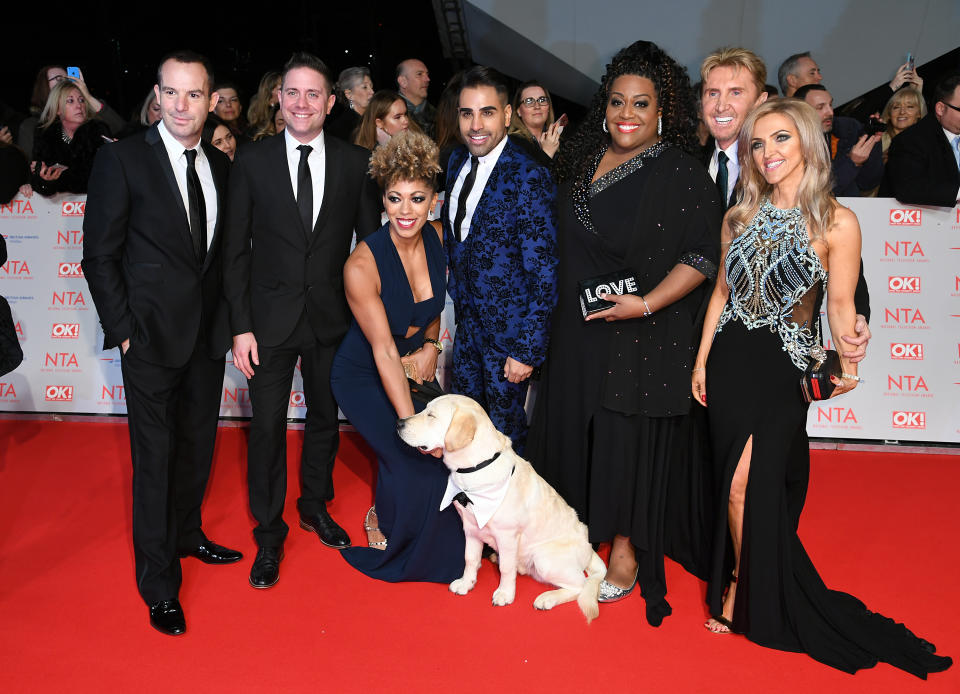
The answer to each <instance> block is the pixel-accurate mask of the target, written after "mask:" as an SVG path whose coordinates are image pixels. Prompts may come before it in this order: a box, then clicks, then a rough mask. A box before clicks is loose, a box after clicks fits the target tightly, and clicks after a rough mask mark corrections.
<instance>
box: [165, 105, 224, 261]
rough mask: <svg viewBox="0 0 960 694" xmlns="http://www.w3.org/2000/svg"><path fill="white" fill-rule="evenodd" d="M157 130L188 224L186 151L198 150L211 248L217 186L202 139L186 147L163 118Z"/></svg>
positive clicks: (198, 171) (199, 171) (197, 168)
mask: <svg viewBox="0 0 960 694" xmlns="http://www.w3.org/2000/svg"><path fill="white" fill-rule="evenodd" d="M157 131H158V132H159V133H160V139H161V140H162V141H163V146H164V148H166V150H167V157H169V159H170V166H172V167H173V177H174V178H175V179H177V188H179V189H180V197H181V198H182V199H183V209H184V210H185V211H186V213H187V225H188V226H189V224H190V203H189V202H188V200H187V156H186V154H185V151H186V150H188V149H195V150H197V161H196V163H195V164H194V167H195V168H196V170H197V178H199V179H200V188H202V189H203V205H204V207H205V208H206V210H207V250H210V244H211V243H213V230H214V229H215V228H216V226H217V186H216V185H214V183H213V172H212V171H211V170H210V162H209V160H208V159H207V155H206V154H204V152H203V147H201V146H200V140H199V138H198V139H197V144H195V145H194V146H193V147H184V146H183V145H182V144H180V143H179V142H177V140H176V139H174V137H173V135H171V134H170V131H169V130H167V128H166V127H165V126H164V124H163V121H162V120H161V121H160V122H159V123H158V124H157Z"/></svg>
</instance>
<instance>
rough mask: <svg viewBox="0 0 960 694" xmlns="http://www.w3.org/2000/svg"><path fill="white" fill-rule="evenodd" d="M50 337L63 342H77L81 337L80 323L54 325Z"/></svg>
mask: <svg viewBox="0 0 960 694" xmlns="http://www.w3.org/2000/svg"><path fill="white" fill-rule="evenodd" d="M50 337H55V338H58V339H61V340H76V339H77V338H79V337H80V324H79V323H54V324H53V327H52V328H50Z"/></svg>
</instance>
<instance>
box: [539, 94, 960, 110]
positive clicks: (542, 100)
mask: <svg viewBox="0 0 960 694" xmlns="http://www.w3.org/2000/svg"><path fill="white" fill-rule="evenodd" d="M520 103H521V104H523V105H524V106H526V107H527V108H530V107H531V106H533V105H534V104H537V105H539V106H546V105H547V104H549V103H550V99H548V98H547V97H545V96H538V97H537V98H536V99H534V98H533V97H532V96H528V97H527V98H526V99H521V100H520ZM957 110H960V109H957Z"/></svg>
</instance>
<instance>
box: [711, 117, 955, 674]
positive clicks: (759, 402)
mask: <svg viewBox="0 0 960 694" xmlns="http://www.w3.org/2000/svg"><path fill="white" fill-rule="evenodd" d="M739 151H740V180H741V183H742V185H743V198H742V201H741V202H740V203H739V204H738V205H737V206H735V207H733V208H731V209H730V211H729V212H728V213H727V215H726V217H725V219H724V224H723V231H722V238H723V245H722V251H723V252H722V256H721V258H722V267H723V271H722V272H721V273H720V276H719V277H718V279H717V283H716V287H715V289H714V292H713V294H712V296H711V299H710V303H709V305H708V308H707V314H706V318H705V320H704V329H703V338H702V340H701V344H700V349H699V352H698V354H697V359H696V365H695V367H694V369H693V375H692V385H693V388H692V389H693V395H694V397H695V399H696V400H698V401H699V402H700V403H701V404H703V405H707V404H708V403H709V408H708V411H707V412H708V415H709V420H710V437H711V442H712V447H713V453H714V465H715V468H716V469H715V475H714V478H715V479H716V480H719V481H720V483H721V487H720V489H719V490H718V501H719V503H718V504H717V509H719V511H718V513H717V516H718V517H717V518H716V531H715V533H714V553H713V564H712V569H711V575H710V581H709V587H708V591H707V600H708V603H709V606H710V610H711V613H712V614H713V615H714V617H712V618H711V619H709V620H708V621H707V623H706V624H705V626H706V627H707V628H708V629H709V630H711V631H713V632H714V633H730V632H736V633H742V634H746V636H747V638H749V639H750V640H752V641H755V642H757V643H759V644H761V645H764V646H768V647H771V648H779V649H782V650H788V651H802V652H806V653H808V654H810V655H811V656H812V657H813V658H816V659H817V660H819V661H821V662H823V663H826V664H828V665H831V666H833V667H835V668H838V669H840V670H844V671H846V672H855V671H856V670H858V669H860V668H865V667H871V666H873V665H875V664H876V663H877V662H878V661H879V660H882V661H885V662H888V663H891V664H892V665H895V666H897V667H899V668H902V669H904V670H906V671H908V672H911V673H913V674H915V675H917V676H918V677H924V678H925V677H926V675H927V673H928V672H936V671H940V670H944V669H946V668H947V667H949V666H950V664H951V663H952V661H951V660H950V658H946V657H942V656H937V655H934V651H935V650H936V649H935V648H934V647H933V645H932V644H930V643H928V642H926V641H923V640H922V639H919V638H917V637H916V636H914V635H913V634H912V633H911V632H910V631H909V630H908V629H907V628H906V627H905V626H903V625H902V624H897V623H895V622H894V621H893V620H891V619H888V618H886V617H883V616H882V615H879V614H876V613H873V612H870V611H869V610H867V609H866V607H865V606H864V605H863V603H861V602H860V601H859V600H857V599H856V598H854V597H853V596H851V595H847V594H846V593H840V592H837V591H832V590H829V589H827V587H826V586H825V585H824V584H823V581H822V580H821V579H820V576H819V575H818V574H817V571H816V569H815V568H814V566H813V564H812V563H811V561H810V558H809V557H808V556H807V553H806V551H805V550H804V548H803V545H802V544H801V542H800V538H799V537H798V536H797V526H798V523H799V520H800V511H801V510H802V508H803V502H804V497H805V496H806V491H807V481H808V478H809V469H810V468H809V466H810V456H809V448H808V446H807V445H806V439H805V437H804V436H803V431H804V427H805V426H806V420H807V404H806V403H805V402H804V400H803V397H802V395H801V389H800V378H801V375H802V374H803V371H804V369H805V368H806V367H807V365H808V363H809V361H810V360H811V359H813V358H815V357H816V356H817V355H818V354H820V353H821V352H822V347H821V346H820V324H819V320H818V316H819V310H820V304H821V300H822V298H823V293H824V290H827V297H828V298H827V316H828V318H829V320H830V331H831V333H832V334H834V335H853V334H854V332H853V330H854V321H855V318H856V316H855V314H856V310H855V308H854V301H853V296H854V290H855V287H856V284H857V277H858V273H859V261H860V227H859V224H858V222H857V218H856V215H854V214H853V212H851V211H850V210H849V209H847V208H845V207H842V206H841V205H839V204H838V203H837V201H836V200H835V199H834V198H833V197H832V196H831V194H830V155H829V152H828V151H827V147H826V143H825V141H824V139H823V136H822V134H821V133H820V127H819V119H818V117H817V115H816V113H815V112H814V110H813V109H812V108H810V107H809V106H808V105H806V104H805V103H803V102H800V101H798V100H795V99H778V100H776V101H772V102H767V103H765V104H763V105H761V106H760V107H758V108H757V109H756V110H755V111H754V112H753V113H752V114H751V115H750V116H748V118H747V120H746V122H745V123H744V125H743V128H742V130H741V134H740V143H739ZM841 363H842V366H843V373H842V376H841V377H839V378H837V377H832V382H833V383H835V384H836V390H834V393H833V396H834V397H836V396H837V395H840V394H842V393H844V392H847V391H849V390H852V389H853V388H854V387H855V386H856V384H857V382H858V380H859V379H858V377H857V364H855V363H853V362H852V361H850V360H849V359H847V358H846V357H841ZM708 393H709V399H708Z"/></svg>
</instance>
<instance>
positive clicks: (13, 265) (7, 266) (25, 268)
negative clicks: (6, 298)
mask: <svg viewBox="0 0 960 694" xmlns="http://www.w3.org/2000/svg"><path fill="white" fill-rule="evenodd" d="M0 272H2V273H3V274H4V275H7V276H8V277H16V278H20V277H30V266H29V265H27V261H26V260H8V261H7V262H5V263H4V264H3V265H0Z"/></svg>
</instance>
